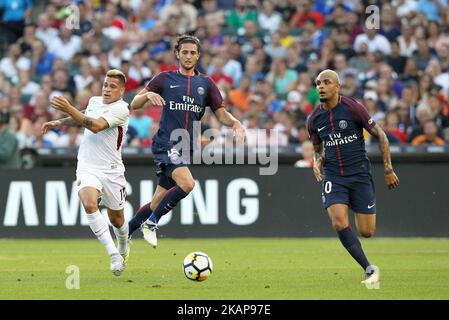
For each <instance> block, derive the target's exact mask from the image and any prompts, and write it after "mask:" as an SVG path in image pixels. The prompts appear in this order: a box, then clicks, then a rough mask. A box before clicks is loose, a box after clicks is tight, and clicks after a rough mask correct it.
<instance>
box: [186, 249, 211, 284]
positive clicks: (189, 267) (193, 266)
mask: <svg viewBox="0 0 449 320" xmlns="http://www.w3.org/2000/svg"><path fill="white" fill-rule="evenodd" d="M212 268H213V267H212V260H211V259H210V258H209V256H208V255H207V254H205V253H204V252H200V251H196V252H192V253H189V254H188V255H187V256H186V257H185V258H184V263H183V269H184V275H185V276H186V277H187V279H190V280H193V281H204V280H206V279H207V278H209V276H210V274H211V273H212Z"/></svg>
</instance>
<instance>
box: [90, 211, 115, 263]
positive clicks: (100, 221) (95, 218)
mask: <svg viewBox="0 0 449 320" xmlns="http://www.w3.org/2000/svg"><path fill="white" fill-rule="evenodd" d="M87 222H88V223H89V227H90V228H91V229H92V231H93V232H94V234H95V235H96V236H97V238H98V240H100V242H101V243H102V244H103V245H104V246H105V248H106V251H107V252H108V254H109V255H110V256H112V255H113V254H118V253H119V252H118V250H117V248H116V247H115V244H114V240H112V236H111V232H110V231H109V226H108V224H107V223H106V220H105V219H104V218H103V216H102V214H101V213H100V211H99V210H97V211H95V212H94V213H89V214H87Z"/></svg>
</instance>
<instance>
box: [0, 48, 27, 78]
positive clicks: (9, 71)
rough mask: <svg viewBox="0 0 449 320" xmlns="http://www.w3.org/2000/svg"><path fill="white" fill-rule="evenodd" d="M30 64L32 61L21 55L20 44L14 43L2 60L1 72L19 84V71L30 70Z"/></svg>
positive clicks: (0, 62)
mask: <svg viewBox="0 0 449 320" xmlns="http://www.w3.org/2000/svg"><path fill="white" fill-rule="evenodd" d="M30 64H31V63H30V59H28V58H25V57H24V56H22V55H21V51H20V46H19V44H17V43H13V44H11V45H10V46H9V49H8V55H7V56H6V57H3V58H2V59H1V60H0V72H1V73H3V74H4V75H5V76H6V77H7V78H9V79H10V80H12V81H13V82H14V83H17V82H18V80H19V79H18V75H19V71H20V70H29V69H30V68H31V65H30Z"/></svg>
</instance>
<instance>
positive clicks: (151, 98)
mask: <svg viewBox="0 0 449 320" xmlns="http://www.w3.org/2000/svg"><path fill="white" fill-rule="evenodd" d="M146 95H147V99H148V102H149V103H150V104H151V105H152V106H160V107H162V106H163V105H165V100H164V99H163V98H162V97H161V96H160V95H159V94H157V93H155V92H148V93H147V94H146Z"/></svg>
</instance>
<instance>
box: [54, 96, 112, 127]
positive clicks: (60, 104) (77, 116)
mask: <svg viewBox="0 0 449 320" xmlns="http://www.w3.org/2000/svg"><path fill="white" fill-rule="evenodd" d="M51 106H52V107H53V108H55V109H58V110H61V111H63V112H66V113H68V114H69V115H70V117H71V118H72V119H73V120H74V121H75V122H76V123H77V124H79V125H81V126H83V127H85V128H87V129H89V130H90V131H92V132H93V133H97V132H100V131H102V130H104V129H106V128H109V124H108V122H107V121H106V120H105V119H104V118H102V117H100V118H98V119H94V118H91V117H88V116H86V115H84V114H83V113H81V112H80V111H79V110H78V109H76V108H75V107H74V106H72V105H71V104H70V102H69V101H68V100H67V99H66V98H64V97H62V96H56V97H54V98H53V99H52V100H51Z"/></svg>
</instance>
